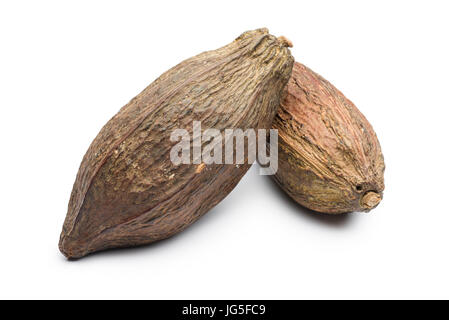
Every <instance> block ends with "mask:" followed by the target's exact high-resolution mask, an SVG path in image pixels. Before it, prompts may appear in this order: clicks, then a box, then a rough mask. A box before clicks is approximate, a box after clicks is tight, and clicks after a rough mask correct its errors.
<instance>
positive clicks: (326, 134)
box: [273, 62, 385, 213]
mask: <svg viewBox="0 0 449 320" xmlns="http://www.w3.org/2000/svg"><path fill="white" fill-rule="evenodd" d="M273 128H274V129H278V133H279V151H278V152H279V164H278V166H279V169H278V171H277V173H276V175H275V176H274V179H275V181H276V182H277V183H278V184H279V186H280V187H281V188H282V189H283V190H284V191H285V192H286V193H287V194H288V195H289V196H290V197H292V198H293V199H294V200H295V201H296V202H298V203H299V204H301V205H303V206H305V207H307V208H309V209H311V210H314V211H318V212H324V213H346V212H354V211H369V210H371V209H372V208H374V207H375V206H377V205H378V203H379V202H380V201H381V199H382V192H383V190H384V170H385V165H384V159H383V155H382V152H381V148H380V144H379V141H378V140H377V137H376V134H375V132H374V130H373V128H372V127H371V125H370V123H369V122H368V121H367V120H366V118H365V117H364V116H363V115H362V113H360V111H359V110H358V109H357V108H356V106H355V105H354V104H353V103H352V102H351V101H349V100H348V99H347V98H346V97H345V96H344V95H343V94H342V93H341V92H340V91H338V90H337V89H336V88H335V87H334V86H333V85H332V84H330V83H329V82H328V81H327V80H325V79H323V78H322V77H321V76H319V75H318V74H316V73H315V72H313V71H312V70H310V69H309V68H307V67H306V66H304V65H302V64H300V63H298V62H295V64H294V67H293V71H292V76H291V78H290V80H289V83H288V85H287V94H286V96H285V98H284V99H283V101H282V103H281V106H280V107H279V111H278V114H277V115H276V118H275V120H274V121H273Z"/></svg>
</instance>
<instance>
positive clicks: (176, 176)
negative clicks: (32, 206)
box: [59, 29, 293, 258]
mask: <svg viewBox="0 0 449 320" xmlns="http://www.w3.org/2000/svg"><path fill="white" fill-rule="evenodd" d="M292 67H293V58H292V56H291V54H290V51H289V49H288V48H287V46H286V45H285V41H280V40H278V39H277V38H275V37H274V36H272V35H270V34H268V30H267V29H257V30H254V31H248V32H245V33H243V34H242V35H241V36H240V37H238V38H237V39H236V40H235V41H233V42H232V43H230V44H229V45H227V46H225V47H222V48H220V49H217V50H214V51H208V52H204V53H201V54H199V55H197V56H195V57H192V58H190V59H187V60H185V61H183V62H182V63H180V64H178V65H177V66H175V67H173V68H172V69H170V70H169V71H167V72H165V73H164V74H163V75H161V76H160V77H159V78H158V79H157V80H155V81H154V82H153V83H152V84H151V85H149V86H148V87H147V88H145V89H144V90H143V91H142V92H141V93H140V94H139V95H137V96H136V97H135V98H134V99H132V100H131V101H130V102H129V103H128V104H127V105H125V106H124V107H123V108H122V109H121V110H120V111H119V112H118V113H117V114H116V115H115V116H114V117H113V118H112V119H111V120H110V121H109V122H108V123H107V124H106V125H105V126H104V127H103V128H102V130H101V131H100V133H99V134H98V136H97V137H96V138H95V139H94V141H93V142H92V144H91V146H90V147H89V149H88V151H87V153H86V155H85V156H84V158H83V161H82V163H81V166H80V169H79V171H78V174H77V177H76V180H75V183H74V186H73V191H72V195H71V198H70V202H69V207H68V213H67V216H66V220H65V222H64V226H63V230H62V233H61V237H60V242H59V248H60V250H61V252H62V253H63V254H64V255H66V256H67V257H69V258H79V257H82V256H85V255H86V254H89V253H91V252H94V251H99V250H104V249H108V248H115V247H128V246H135V245H143V244H148V243H151V242H154V241H157V240H161V239H165V238H168V237H170V236H172V235H174V234H176V233H178V232H180V231H181V230H183V229H184V228H186V227H187V226H189V225H190V224H191V223H193V222H194V221H196V220H197V219H198V218H199V217H201V216H202V215H203V214H204V213H206V212H207V211H208V210H209V209H211V208H212V207H214V206H215V205H216V204H217V203H219V202H220V201H221V200H222V199H223V198H224V197H226V195H228V194H229V193H230V192H231V191H232V189H233V188H234V187H235V185H236V184H237V183H238V181H239V180H240V179H241V178H242V177H243V175H244V174H245V172H246V171H247V170H248V169H249V167H250V165H248V164H245V165H241V166H235V165H224V164H223V165H218V164H212V165H207V166H204V164H191V165H185V164H181V165H174V164H173V163H172V162H171V161H170V150H171V148H172V147H173V145H175V144H176V143H177V142H171V141H170V135H171V133H172V131H173V130H174V129H176V128H181V129H187V130H188V131H189V133H190V135H191V137H192V123H193V121H194V120H195V121H201V124H202V128H203V130H205V129H207V128H212V127H213V128H215V129H219V130H224V129H232V128H242V129H246V128H269V127H270V125H271V122H272V120H273V118H274V116H275V114H276V111H277V108H278V106H279V103H280V99H281V93H282V92H283V89H284V87H285V85H286V84H287V82H288V79H289V77H290V74H291V69H292ZM245 160H246V159H245Z"/></svg>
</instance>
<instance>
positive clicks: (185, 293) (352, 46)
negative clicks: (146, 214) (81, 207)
mask: <svg viewBox="0 0 449 320" xmlns="http://www.w3.org/2000/svg"><path fill="white" fill-rule="evenodd" d="M448 15H449V7H448V2H447V1H372V2H369V3H368V2H366V1H326V2H324V1H308V2H301V1H291V2H287V1H285V2H284V1H261V0H258V1H242V0H240V1H229V0H228V1H219V2H218V1H201V2H200V1H198V2H196V1H182V2H181V1H180V2H179V3H170V2H169V1H162V2H157V1H145V2H144V1H142V2H138V1H122V2H116V1H71V2H69V1H28V2H25V1H2V2H1V4H0V108H1V111H0V112H1V126H0V134H1V138H2V143H1V157H0V165H1V178H0V179H1V185H0V188H1V190H0V197H1V206H0V249H1V250H0V298H44V299H45V298H138V299H140V298H148V299H170V298H184V299H196V298H201V299H216V298H236V299H240V298H242V299H243V298H244V299H259V298H260V299H262V298H263V299H281V298H285V299H300V298H307V299H313V298H325V299H327V298H342V299H349V298H361V299H364V298H387V299H389V298H449V274H448V272H449V257H448V244H449V210H448V204H447V203H448V198H449V196H448V194H449V191H448V190H447V181H448V179H449V177H448V173H447V165H448V159H447V158H448V151H447V147H448V142H447V137H448V133H447V127H448V125H447V123H448V120H447V119H448V115H449V111H448V110H449V102H448V101H449V88H448V87H449V83H448V75H449V62H448V60H449V41H448V31H449V18H448ZM260 27H268V28H269V29H270V32H271V33H272V34H275V35H277V36H280V35H285V36H286V37H287V38H289V39H290V40H291V41H292V42H293V43H294V48H293V49H292V53H293V55H294V56H295V58H296V59H297V60H298V61H300V62H302V63H304V64H306V65H307V66H309V67H310V68H312V69H313V70H314V71H316V72H318V73H320V74H321V75H322V76H324V77H325V78H327V79H328V80H329V81H331V82H332V83H333V84H334V85H335V86H336V87H337V88H339V89H340V90H342V91H343V93H344V94H345V95H346V96H347V97H348V98H350V99H351V100H352V101H353V102H354V103H355V104H356V105H357V106H358V107H359V109H360V110H361V111H362V112H363V113H364V114H365V116H366V117H367V118H368V119H369V121H370V122H371V123H372V125H373V127H374V128H375V130H376V132H377V134H378V137H379V140H380V142H381V145H382V148H383V152H384V155H385V161H386V166H387V170H386V173H385V182H386V190H385V198H384V200H383V202H382V203H381V204H380V205H379V207H378V208H377V209H375V210H374V211H372V212H371V213H369V214H359V213H356V214H350V215H346V216H337V217H335V216H323V215H318V214H313V213H311V212H308V211H307V210H304V209H301V208H300V207H299V206H297V205H295V204H294V203H293V202H292V201H290V200H289V199H288V198H287V197H286V196H285V195H284V194H283V193H282V192H280V191H279V189H278V188H277V187H276V185H274V184H273V183H272V181H271V180H270V179H269V178H267V177H262V176H259V175H258V174H257V168H256V167H253V168H252V169H251V170H250V172H249V173H248V174H247V175H246V176H245V177H244V178H243V180H242V181H241V183H240V184H239V185H238V186H237V188H236V189H235V190H234V191H233V192H232V193H231V194H230V195H229V196H228V197H227V198H226V199H225V200H224V201H222V202H221V203H220V204H219V205H218V206H216V207H215V208H214V209H213V210H211V211H210V212H209V213H208V214H207V215H206V216H204V217H203V218H202V219H201V220H200V221H199V222H197V223H196V224H194V225H193V226H191V227H190V228H188V229H187V230H186V231H184V232H183V233H181V234H179V235H177V236H175V237H173V238H171V239H169V240H166V241H162V242H159V243H157V244H154V245H150V246H146V247H141V248H137V249H126V250H116V251H110V252H104V253H99V254H94V255H91V256H88V257H86V258H84V259H81V260H79V261H75V262H69V261H67V260H66V259H65V258H64V257H63V256H62V255H61V254H60V253H59V251H58V247H57V244H58V240H59V233H60V231H61V227H62V223H63V221H64V217H65V214H66V210H67V203H68V200H69V196H70V192H71V189H72V184H73V182H74V179H75V175H76V172H77V170H78V167H79V164H80V162H81V159H82V156H83V154H84V153H85V151H86V150H87V147H88V146H89V144H90V142H91V141H92V140H93V138H94V137H95V136H96V134H97V133H98V131H99V130H100V128H101V127H102V126H103V125H104V124H105V123H106V121H107V120H109V118H110V117H111V116H113V115H114V114H115V113H116V112H117V111H118V110H119V108H120V107H121V106H123V105H124V104H126V103H127V102H128V101H129V100H130V99H131V98H132V97H134V96H135V95H136V94H137V93H139V92H140V91H141V90H142V89H143V88H144V87H146V86H147V85H148V84H149V83H151V82H152V81H153V80H154V79H155V78H156V77H158V76H159V75H160V74H161V73H162V72H164V71H165V70H167V69H169V68H170V67H172V66H173V65H175V64H177V63H179V62H180V61H182V60H183V59H186V58H188V57H190V56H192V55H195V54H197V53H199V52H202V51H204V50H211V49H216V48H218V47H221V46H223V45H225V44H227V43H229V42H231V41H232V40H233V39H234V38H235V37H237V36H238V35H239V34H240V33H242V32H243V31H246V30H249V29H255V28H260Z"/></svg>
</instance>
